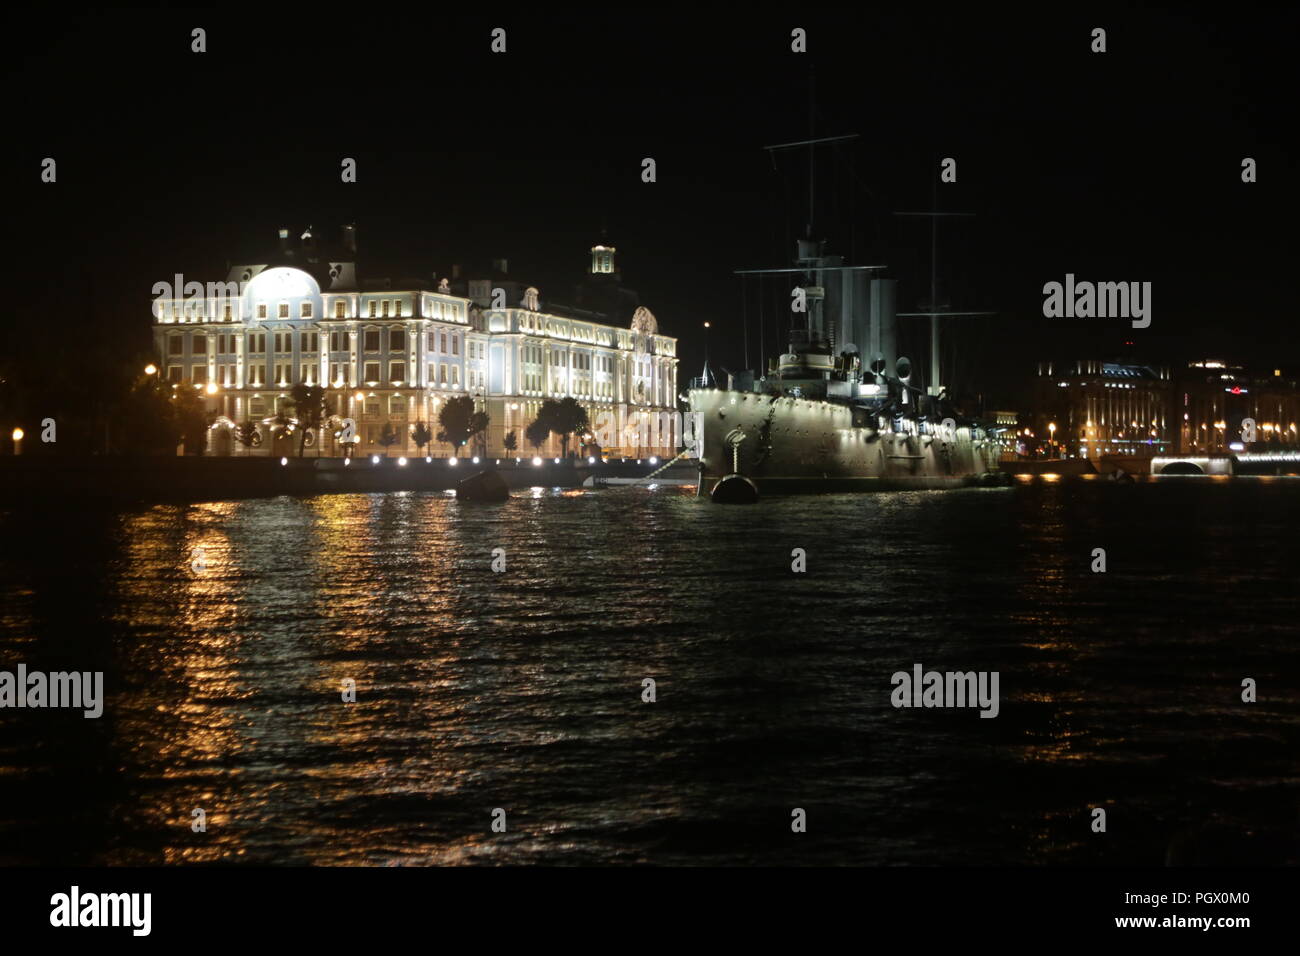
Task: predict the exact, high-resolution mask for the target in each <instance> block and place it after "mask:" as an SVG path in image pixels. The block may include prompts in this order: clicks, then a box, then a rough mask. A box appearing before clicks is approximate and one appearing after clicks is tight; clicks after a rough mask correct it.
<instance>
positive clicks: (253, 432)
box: [235, 419, 262, 455]
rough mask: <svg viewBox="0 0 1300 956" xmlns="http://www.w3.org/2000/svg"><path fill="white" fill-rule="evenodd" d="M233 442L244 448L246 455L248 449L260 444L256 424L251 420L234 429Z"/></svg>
mask: <svg viewBox="0 0 1300 956" xmlns="http://www.w3.org/2000/svg"><path fill="white" fill-rule="evenodd" d="M235 441H237V442H239V443H240V444H241V445H243V446H244V454H245V455H247V454H248V449H250V448H252V447H254V446H256V445H260V444H262V435H261V433H260V432H258V430H257V424H256V423H255V422H253V421H252V420H251V419H249V420H248V421H246V422H244V424H242V425H240V426H239V427H238V428H236V429H235Z"/></svg>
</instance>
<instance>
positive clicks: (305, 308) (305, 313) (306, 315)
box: [298, 302, 312, 319]
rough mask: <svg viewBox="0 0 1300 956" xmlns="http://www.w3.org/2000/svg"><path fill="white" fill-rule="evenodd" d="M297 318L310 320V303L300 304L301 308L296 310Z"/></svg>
mask: <svg viewBox="0 0 1300 956" xmlns="http://www.w3.org/2000/svg"><path fill="white" fill-rule="evenodd" d="M298 317H299V318H303V319H310V318H311V317H312V316H311V303H310V302H304V303H303V304H302V306H301V307H300V308H299V310H298Z"/></svg>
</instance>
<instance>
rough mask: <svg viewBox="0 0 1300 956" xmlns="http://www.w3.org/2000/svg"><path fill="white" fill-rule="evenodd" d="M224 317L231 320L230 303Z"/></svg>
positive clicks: (227, 304)
mask: <svg viewBox="0 0 1300 956" xmlns="http://www.w3.org/2000/svg"><path fill="white" fill-rule="evenodd" d="M223 318H224V319H225V320H226V321H227V322H229V321H230V319H231V315H230V303H226V307H225V313H224V315H223Z"/></svg>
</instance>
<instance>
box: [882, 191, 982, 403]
mask: <svg viewBox="0 0 1300 956" xmlns="http://www.w3.org/2000/svg"><path fill="white" fill-rule="evenodd" d="M894 215H895V216H925V217H928V218H929V220H930V302H929V310H928V311H925V312H899V313H898V317H899V318H928V319H929V320H930V380H929V381H928V382H926V389H925V393H926V394H927V395H930V396H933V397H937V396H938V395H939V394H940V393H941V392H942V391H943V383H942V380H941V377H940V369H939V319H940V318H942V317H943V316H946V315H952V316H974V315H996V314H997V313H996V312H955V311H952V310H949V309H940V308H939V280H938V275H939V271H938V258H939V218H940V217H941V216H954V217H962V218H970V217H972V216H974V215H975V214H974V213H973V212H940V211H939V184H938V182H937V181H936V182H934V183H931V186H930V211H929V212H896V213H894Z"/></svg>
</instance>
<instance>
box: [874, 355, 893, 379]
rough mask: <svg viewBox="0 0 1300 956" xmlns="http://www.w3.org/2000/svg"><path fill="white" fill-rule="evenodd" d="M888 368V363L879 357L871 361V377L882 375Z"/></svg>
mask: <svg viewBox="0 0 1300 956" xmlns="http://www.w3.org/2000/svg"><path fill="white" fill-rule="evenodd" d="M888 367H889V363H888V362H886V361H885V360H884V359H883V358H881V357H879V356H877V357H876V358H873V359H872V360H871V374H873V375H884V374H885V369H886V368H888Z"/></svg>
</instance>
